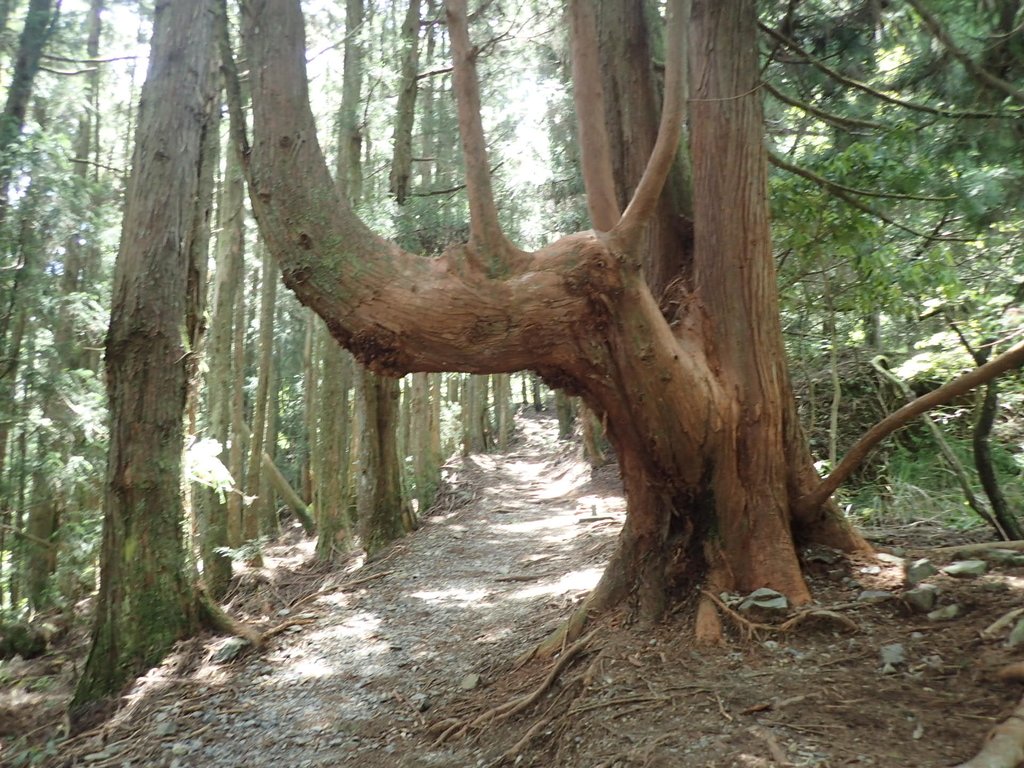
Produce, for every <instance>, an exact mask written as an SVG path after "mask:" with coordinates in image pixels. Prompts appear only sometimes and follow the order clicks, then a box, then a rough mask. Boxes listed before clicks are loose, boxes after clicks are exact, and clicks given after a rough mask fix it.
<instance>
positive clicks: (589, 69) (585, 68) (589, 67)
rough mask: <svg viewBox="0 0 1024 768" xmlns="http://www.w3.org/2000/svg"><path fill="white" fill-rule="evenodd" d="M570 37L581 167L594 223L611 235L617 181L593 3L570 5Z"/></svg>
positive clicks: (584, 1)
mask: <svg viewBox="0 0 1024 768" xmlns="http://www.w3.org/2000/svg"><path fill="white" fill-rule="evenodd" d="M569 29H570V33H569V36H570V38H571V40H572V90H573V100H574V101H575V104H576V124H577V127H578V131H579V135H580V164H581V165H582V166H583V186H584V188H585V189H586V191H587V211H588V212H589V214H590V223H591V224H592V225H593V227H594V228H595V229H597V230H600V231H603V232H607V231H608V230H610V229H611V228H612V227H614V226H615V225H616V222H618V221H619V218H620V215H621V214H620V211H619V202H618V200H617V199H616V197H615V177H614V173H613V171H612V153H611V147H610V144H609V139H608V130H607V128H606V127H605V122H604V88H603V87H602V84H601V62H600V52H599V51H598V39H597V21H596V20H595V18H594V6H593V3H591V2H590V1H589V0H573V1H572V2H570V3H569Z"/></svg>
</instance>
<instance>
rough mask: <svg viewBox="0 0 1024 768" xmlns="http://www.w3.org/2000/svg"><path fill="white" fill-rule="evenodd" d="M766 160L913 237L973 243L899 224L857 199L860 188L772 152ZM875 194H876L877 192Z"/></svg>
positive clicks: (971, 240) (972, 239)
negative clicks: (839, 182)
mask: <svg viewBox="0 0 1024 768" xmlns="http://www.w3.org/2000/svg"><path fill="white" fill-rule="evenodd" d="M768 160H769V161H770V162H771V164H772V165H774V166H776V167H777V168H781V169H782V170H784V171H789V172H790V173H794V174H796V175H797V176H803V177H804V178H805V179H807V180H809V181H813V182H814V183H815V184H818V185H820V186H821V187H822V188H823V189H824V190H825V191H827V192H828V193H830V194H831V195H833V196H834V197H838V198H839V199H840V200H842V201H843V202H844V203H847V204H848V205H851V206H853V207H854V208H856V209H857V210H858V211H863V212H864V213H866V214H868V215H869V216H874V217H875V218H876V219H878V220H880V221H882V222H885V223H886V224H888V225H890V226H893V227H896V228H897V229H901V230H903V231H904V232H906V233H908V234H911V235H914V236H915V237H920V238H922V239H924V240H926V241H928V242H931V241H933V240H934V241H942V242H953V243H973V242H974V241H975V239H976V238H973V237H956V236H954V235H937V234H935V232H934V231H933V232H932V234H930V235H929V234H927V233H925V232H921V231H920V230H918V229H914V228H913V227H908V226H907V225H906V224H901V223H900V222H898V221H896V220H895V219H894V218H892V217H891V216H887V215H886V214H884V213H882V212H881V211H878V210H876V209H874V208H872V207H871V206H870V205H868V204H867V203H865V202H864V201H863V200H858V199H857V198H856V197H854V195H855V194H866V193H863V192H861V191H860V190H854V189H850V188H849V187H844V186H843V185H842V184H837V183H835V182H833V181H829V180H828V179H825V178H823V177H821V176H818V175H817V174H815V173H811V172H810V171H808V170H806V169H804V168H800V167H799V166H796V165H792V164H791V163H787V162H786V161H785V160H783V159H782V158H780V157H778V156H776V155H774V154H772V153H771V152H769V153H768ZM875 194H876V195H877V193H875Z"/></svg>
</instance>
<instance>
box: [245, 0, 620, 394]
mask: <svg viewBox="0 0 1024 768" xmlns="http://www.w3.org/2000/svg"><path fill="white" fill-rule="evenodd" d="M242 27H243V39H244V42H245V45H246V48H247V51H248V55H249V61H250V62H251V76H252V93H253V142H252V150H251V153H250V155H249V158H248V163H247V175H248V180H249V189H250V197H251V199H252V205H253V211H254V213H255V214H256V218H257V221H258V223H259V225H260V230H261V232H262V233H263V235H264V237H265V239H266V241H267V246H268V248H270V249H271V252H272V253H273V254H274V256H275V258H276V259H277V261H278V263H279V265H280V267H281V270H282V273H283V275H284V279H285V282H286V284H287V285H288V287H289V288H291V289H292V290H293V291H294V292H295V294H296V295H297V296H298V297H299V299H300V300H301V301H302V302H303V303H305V304H306V305H308V306H310V307H312V308H313V310H314V311H316V312H317V314H319V315H320V316H321V317H323V318H324V319H325V321H326V323H327V326H328V328H329V329H330V332H331V334H332V335H333V336H334V337H335V338H336V339H337V340H338V341H339V342H340V343H341V344H342V345H344V346H345V347H347V348H348V349H349V350H351V351H352V352H353V354H355V355H356V357H357V358H359V360H360V361H361V362H364V363H366V364H368V365H369V366H370V367H371V368H372V369H373V370H374V371H375V372H377V373H385V374H391V375H399V374H402V373H406V372H410V371H466V372H471V373H493V372H503V371H515V370H521V369H523V368H536V367H538V366H544V365H554V364H557V365H558V366H561V367H562V368H563V369H564V368H565V367H566V366H569V365H571V364H572V361H574V360H576V359H577V356H578V349H577V347H576V346H575V345H576V339H575V337H574V334H573V333H571V332H569V333H564V334H551V333H547V332H545V331H544V329H545V328H565V329H572V328H582V327H585V326H586V321H587V318H588V317H589V316H590V314H591V313H592V312H593V311H594V310H593V302H592V300H591V298H590V296H588V292H595V291H596V292H602V291H606V290H607V291H614V290H615V285H616V281H617V280H618V275H619V272H618V270H617V268H616V265H615V263H614V260H612V259H611V257H610V256H609V255H608V251H607V248H606V247H605V246H604V245H603V243H602V242H601V241H599V240H598V239H597V237H596V236H595V235H594V234H593V233H584V234H579V235H574V236H570V237H568V238H564V239H563V240H561V241H558V242H556V243H554V244H552V245H551V246H549V247H548V248H545V249H543V250H541V251H539V252H538V253H536V254H533V255H532V256H530V257H529V261H528V262H527V259H526V258H524V259H523V261H524V263H523V264H521V265H518V266H517V268H516V271H515V272H514V273H513V274H511V275H510V276H508V277H506V278H504V279H502V280H495V279H488V278H486V277H485V276H484V275H482V274H481V273H480V272H479V271H476V270H472V269H466V268H465V259H464V258H463V254H460V253H453V254H450V257H451V258H445V257H442V258H441V259H427V258H423V257H419V256H416V255H414V254H411V253H408V252H406V251H403V250H402V249H401V248H399V247H398V246H397V245H396V244H394V243H392V242H389V241H387V240H384V239H383V238H381V237H378V236H377V235H376V234H374V233H373V232H372V231H370V229H369V228H368V227H367V226H366V225H365V224H364V223H363V222H362V221H361V220H360V219H359V218H358V217H357V216H356V215H355V213H354V212H353V211H352V209H351V207H350V206H349V204H348V203H347V202H346V201H345V200H344V199H343V198H342V197H341V196H340V194H339V192H338V190H337V188H336V186H335V184H334V182H333V180H332V178H331V175H330V172H329V171H328V167H327V163H326V162H325V159H324V156H323V152H322V151H321V148H320V145H319V143H318V141H317V136H316V130H315V125H314V120H313V115H312V111H311V109H310V105H309V93H308V82H307V79H306V72H305V66H306V65H305V56H304V46H305V34H304V29H303V18H302V11H301V8H300V5H299V2H298V0H250V1H249V2H247V3H246V4H245V5H244V6H243V14H242ZM268 29H273V30H274V34H268V33H267V32H266V30H268ZM584 288H586V290H584Z"/></svg>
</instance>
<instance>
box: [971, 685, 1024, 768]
mask: <svg viewBox="0 0 1024 768" xmlns="http://www.w3.org/2000/svg"><path fill="white" fill-rule="evenodd" d="M1021 762H1024V699H1022V700H1021V701H1020V703H1018V704H1017V707H1016V709H1014V710H1013V712H1012V713H1011V714H1010V716H1009V717H1008V718H1006V719H1005V720H1004V721H1003V722H1001V723H1000V724H999V725H997V726H996V727H995V728H993V729H992V730H991V731H989V733H988V736H987V737H985V744H984V745H983V746H982V748H981V751H980V752H978V754H977V755H975V756H974V757H972V758H971V759H970V760H968V761H967V762H966V763H960V764H959V765H957V766H956V768H1017V766H1018V765H1019V764H1020V763H1021Z"/></svg>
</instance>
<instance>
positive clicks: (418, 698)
mask: <svg viewBox="0 0 1024 768" xmlns="http://www.w3.org/2000/svg"><path fill="white" fill-rule="evenodd" d="M409 701H411V702H412V705H413V706H414V707H416V711H417V712H426V711H427V710H428V709H430V705H431V704H432V703H433V702H432V701H431V700H430V697H429V696H427V694H425V693H415V694H413V695H412V696H410V697H409Z"/></svg>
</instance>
